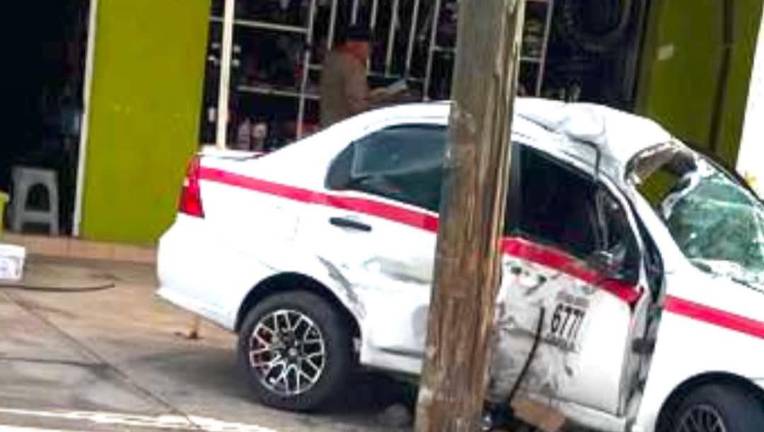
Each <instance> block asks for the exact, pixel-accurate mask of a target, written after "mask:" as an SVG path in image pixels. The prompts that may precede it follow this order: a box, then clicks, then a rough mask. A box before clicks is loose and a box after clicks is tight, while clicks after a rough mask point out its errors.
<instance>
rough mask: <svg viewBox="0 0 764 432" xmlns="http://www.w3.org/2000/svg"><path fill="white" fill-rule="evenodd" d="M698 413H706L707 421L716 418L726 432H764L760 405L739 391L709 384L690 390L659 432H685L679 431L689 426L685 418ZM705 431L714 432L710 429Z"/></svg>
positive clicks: (748, 395)
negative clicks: (684, 424)
mask: <svg viewBox="0 0 764 432" xmlns="http://www.w3.org/2000/svg"><path fill="white" fill-rule="evenodd" d="M701 411H702V412H704V413H706V417H705V418H706V419H710V418H711V417H710V416H718V419H719V421H720V422H721V423H722V424H723V426H724V429H723V430H725V431H726V432H758V431H764V405H763V404H762V401H761V400H758V399H757V398H756V397H754V395H752V394H750V393H748V392H746V391H745V390H744V389H743V388H741V387H737V386H733V385H722V384H708V385H704V386H702V387H698V388H697V389H695V390H693V391H692V392H691V393H690V394H689V395H687V397H686V398H684V399H683V400H682V402H681V403H680V404H679V407H678V409H677V410H676V411H675V412H674V414H673V415H671V416H670V418H669V420H668V422H667V423H668V424H666V425H662V427H660V428H659V430H663V431H670V432H680V431H684V430H688V429H683V428H682V426H683V422H688V421H689V420H688V418H689V417H690V416H692V414H693V413H695V414H697V413H699V412H701ZM689 430H695V429H689ZM705 430H706V429H703V428H699V429H698V431H699V432H705ZM707 430H708V431H709V432H715V429H712V428H708V429H707Z"/></svg>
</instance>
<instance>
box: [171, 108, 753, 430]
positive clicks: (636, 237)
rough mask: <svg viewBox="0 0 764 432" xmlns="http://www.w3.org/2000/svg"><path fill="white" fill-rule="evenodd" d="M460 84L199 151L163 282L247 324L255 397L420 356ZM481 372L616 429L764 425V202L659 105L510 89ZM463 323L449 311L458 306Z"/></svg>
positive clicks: (284, 395) (417, 364)
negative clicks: (506, 159)
mask: <svg viewBox="0 0 764 432" xmlns="http://www.w3.org/2000/svg"><path fill="white" fill-rule="evenodd" d="M449 107H450V105H449V104H448V103H432V104H414V105H405V106H399V107H392V108H386V109H382V110H378V111H373V112H369V113H366V114H362V115H360V116H357V117H355V118H352V119H349V120H347V121H344V122H342V123H339V124H337V125H335V126H333V127H330V128H328V129H326V130H324V131H322V132H320V133H318V134H315V135H313V136H311V137H309V138H307V139H304V140H302V141H299V142H297V143H295V144H293V145H290V146H288V147H286V148H284V149H282V150H279V151H276V152H274V153H271V154H268V155H265V156H258V155H253V154H247V153H237V152H225V151H223V152H207V153H202V154H200V155H199V156H197V157H195V158H194V159H193V161H192V162H191V164H190V166H189V169H188V174H187V178H186V180H185V183H184V185H183V190H182V196H181V202H180V211H179V214H178V216H177V219H176V221H175V223H174V225H173V226H172V227H171V228H170V229H169V230H168V231H167V233H166V234H165V235H164V236H163V237H162V239H161V243H160V247H159V261H158V268H159V270H158V272H159V279H160V282H161V288H160V290H159V294H160V295H161V296H162V297H164V298H165V299H167V300H169V301H170V302H172V303H174V304H176V305H179V306H181V307H183V308H185V309H188V310H190V311H192V312H194V313H196V314H199V315H202V316H203V317H206V318H208V319H210V320H212V321H214V322H216V323H218V324H220V325H222V326H223V327H225V328H227V329H230V330H231V331H235V332H238V334H239V343H238V353H239V359H240V362H241V366H242V367H243V368H244V370H246V373H247V376H248V377H249V378H250V384H251V387H252V388H253V389H254V392H255V393H256V395H257V396H258V398H259V399H260V400H261V401H262V402H264V403H266V404H268V405H271V406H275V407H280V408H285V409H290V410H309V409H314V408H316V407H318V406H320V405H321V404H323V403H324V402H326V401H327V400H328V399H330V398H331V397H332V396H334V395H337V394H338V393H341V392H342V389H343V385H345V383H346V379H347V378H348V376H349V375H350V374H351V372H352V371H353V370H354V367H355V366H356V365H360V366H362V367H368V368H376V369H385V370H389V371H391V372H395V373H398V374H411V375H416V374H418V373H419V372H420V368H421V366H422V355H423V353H422V350H423V346H424V341H425V336H426V321H427V319H426V318H427V311H428V303H429V301H430V294H431V292H430V291H431V281H432V269H433V261H434V250H435V240H436V233H437V227H438V213H437V212H438V208H439V201H440V192H441V178H442V171H443V160H444V158H445V157H447V156H446V155H445V153H446V152H445V143H446V135H447V132H446V130H447V129H446V128H447V123H448V116H449ZM512 140H513V154H512V169H511V181H510V192H509V201H508V209H509V210H508V214H509V215H511V217H510V218H509V221H508V223H507V224H506V225H507V226H506V229H505V236H504V240H503V243H502V247H503V252H504V255H503V278H502V286H501V289H500V293H499V297H498V299H497V301H498V306H497V311H496V326H495V329H496V330H495V341H494V343H495V347H496V348H495V349H494V350H493V352H494V355H493V358H492V364H491V371H490V380H489V383H490V384H489V385H490V387H489V393H490V397H491V399H492V400H494V401H502V400H506V398H507V397H508V396H509V395H516V394H521V395H523V397H527V398H532V399H535V400H537V401H540V402H543V403H545V404H548V405H549V406H550V407H552V408H553V409H556V410H558V411H560V412H562V413H564V414H565V415H566V416H568V418H569V419H570V421H571V422H573V423H577V424H581V425H584V426H588V427H592V428H595V429H600V430H610V431H653V430H665V431H708V432H711V431H729V432H744V431H745V432H748V431H764V390H762V388H763V387H764V320H763V319H762V316H764V206H763V205H762V202H761V201H760V200H759V199H758V198H757V197H756V196H755V195H754V194H752V193H751V192H750V191H749V190H748V189H747V188H746V187H744V186H743V185H742V184H741V183H740V182H738V181H737V180H736V179H735V178H734V177H733V176H732V175H730V174H728V173H727V172H725V171H724V170H723V169H722V168H720V167H719V166H718V165H716V164H715V163H714V162H712V161H710V160H708V159H706V158H705V157H703V156H701V155H700V154H698V153H695V152H694V151H692V150H690V149H689V148H688V147H686V146H685V145H683V144H681V143H680V142H678V141H677V140H676V139H674V138H672V136H671V135H670V134H669V133H667V132H666V131H665V130H663V129H662V128H661V127H660V126H658V125H656V124H655V123H653V122H651V121H649V120H646V119H642V118H639V117H636V116H633V115H629V114H625V113H621V112H618V111H615V110H612V109H608V108H605V107H600V106H595V105H586V104H564V103H561V102H552V101H545V100H539V99H520V100H518V102H517V105H516V115H515V119H514V124H513V132H512ZM453 326H454V327H457V326H459V323H458V322H454V323H453Z"/></svg>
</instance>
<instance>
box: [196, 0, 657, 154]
mask: <svg viewBox="0 0 764 432" xmlns="http://www.w3.org/2000/svg"><path fill="white" fill-rule="evenodd" d="M573 3H575V2H571V1H561V0H530V1H528V2H527V4H526V18H525V28H524V40H523V47H522V51H521V58H520V61H521V65H520V74H519V76H520V83H519V84H520V85H519V87H518V92H519V94H520V95H536V96H544V97H551V98H558V99H565V100H568V101H578V100H587V101H590V102H604V103H608V102H610V101H608V100H602V98H601V97H600V96H601V95H609V94H612V95H618V94H619V92H621V90H619V89H616V88H615V87H617V86H621V87H623V86H624V84H623V83H624V82H628V80H626V79H624V77H621V76H619V75H618V74H615V73H614V72H613V71H618V70H627V69H626V68H624V67H622V66H623V65H621V66H618V64H620V63H623V64H625V63H626V61H627V60H629V61H631V60H633V59H630V58H629V59H627V57H628V56H629V55H631V54H628V55H627V54H623V55H622V54H621V53H631V52H636V51H635V50H626V49H625V47H628V46H631V45H633V41H636V40H638V39H637V38H636V37H634V36H635V35H634V34H631V33H628V32H626V31H625V30H624V29H627V28H629V29H630V28H638V26H636V25H629V26H625V24H624V23H626V24H628V22H629V20H637V19H641V17H642V16H643V14H633V13H630V12H629V11H628V10H627V9H625V8H615V6H612V8H615V9H614V10H611V11H610V12H612V13H610V14H608V16H609V17H610V16H611V15H612V17H617V18H618V20H616V19H613V23H611V22H610V21H607V22H605V21H603V20H604V18H601V17H600V18H598V17H593V18H592V17H589V16H588V15H586V16H583V15H581V14H579V13H578V12H576V11H578V9H577V8H576V7H575V5H574V4H573ZM458 4H459V2H458V0H385V1H382V0H213V2H212V8H211V15H210V42H209V51H210V53H209V54H210V55H209V60H208V63H207V79H206V84H205V92H204V94H205V99H204V100H205V107H204V112H203V113H202V118H203V122H202V130H201V133H200V141H201V142H202V143H207V144H216V145H218V146H219V147H227V148H232V149H241V150H257V151H263V150H264V151H269V150H272V149H276V148H279V147H282V146H284V145H286V144H288V143H290V142H292V141H294V140H295V139H298V138H300V137H303V136H306V135H309V134H311V133H313V132H315V131H317V130H318V128H319V124H320V122H319V120H320V119H319V114H320V104H321V95H320V92H319V88H320V86H319V83H320V80H321V74H322V63H323V61H324V58H325V55H326V53H327V52H328V51H329V50H331V49H332V48H333V47H334V46H335V43H336V42H337V40H338V39H339V36H340V35H342V34H344V32H346V31H347V29H348V27H349V26H351V25H354V24H355V25H360V26H366V27H368V30H369V32H368V33H369V36H370V44H371V55H370V59H369V61H368V70H367V78H368V81H369V86H370V87H371V88H376V87H385V86H393V87H395V88H397V87H401V86H402V87H404V88H405V89H406V90H405V91H406V92H407V94H408V95H409V97H408V98H407V100H409V101H411V100H417V99H420V100H443V99H448V98H449V96H450V90H451V79H452V71H453V67H454V56H455V44H456V33H457V21H458V12H459V8H458ZM226 5H229V6H230V9H232V12H233V13H232V14H231V15H228V16H230V17H232V18H230V20H229V21H230V22H226V18H225V17H226V16H227V15H226V13H225V12H226ZM574 12H576V13H574ZM563 15H565V16H567V17H568V18H569V19H567V20H564V19H561V18H560V17H561V16H563ZM590 18H591V19H590ZM590 21H591V22H590ZM595 24H596V25H595ZM589 27H592V28H596V29H599V30H602V31H601V32H600V33H602V35H603V40H606V41H609V42H608V43H607V44H605V43H604V42H602V43H598V40H597V39H596V37H594V36H593V35H594V34H595V33H592V32H593V30H592V29H591V28H589ZM226 29H230V31H231V33H232V34H233V36H232V38H231V39H232V42H231V46H230V47H228V49H230V52H231V55H230V61H226V59H227V56H226V55H221V54H227V52H226V49H221V44H222V40H223V36H222V35H225V34H228V33H226ZM596 34H599V33H596ZM616 36H617V37H616ZM619 44H620V45H619ZM630 44H631V45H630ZM223 48H225V47H223ZM221 59H222V60H221ZM223 63H227V64H223ZM632 63H633V62H632ZM568 64H570V65H573V66H574V67H570V68H568V67H562V68H561V67H560V66H564V65H568ZM221 67H222V68H223V69H221ZM632 69H633V68H632ZM221 71H223V72H224V73H222V74H221ZM229 72H230V85H228V86H226V87H225V88H224V89H223V92H222V93H223V94H219V88H220V82H221V80H220V78H219V77H220V76H221V75H222V76H223V77H224V79H225V77H226V76H227V74H228V73H229ZM590 82H591V83H596V84H597V85H596V86H595V85H593V84H591V85H590ZM608 83H610V84H608ZM611 84H612V86H613V87H614V88H609V86H610V85H611ZM396 86H397V87H396ZM621 93H623V92H621ZM618 99H620V98H618ZM220 104H224V105H223V107H225V108H226V109H223V110H220V109H218V106H219V105H220ZM614 104H615V105H622V101H621V100H619V101H618V102H616V103H614ZM221 113H222V114H221ZM226 113H227V117H228V118H227V127H225V129H224V130H222V131H221V130H217V129H218V126H217V124H216V123H217V118H218V117H220V115H225V114H226ZM223 132H224V133H223Z"/></svg>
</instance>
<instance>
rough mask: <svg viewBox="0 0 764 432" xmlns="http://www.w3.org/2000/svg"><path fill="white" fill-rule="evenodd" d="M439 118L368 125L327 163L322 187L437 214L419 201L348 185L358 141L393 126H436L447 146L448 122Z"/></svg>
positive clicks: (393, 127)
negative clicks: (441, 132) (374, 125)
mask: <svg viewBox="0 0 764 432" xmlns="http://www.w3.org/2000/svg"><path fill="white" fill-rule="evenodd" d="M438 120H440V119H437V118H418V119H406V121H394V120H393V121H388V122H384V123H380V124H378V125H376V127H370V128H367V129H366V130H365V133H364V134H363V135H361V136H359V137H357V138H355V139H353V140H352V141H350V142H349V143H348V144H347V145H346V146H345V147H343V148H342V149H341V150H340V151H339V152H338V153H337V155H336V156H335V157H334V158H333V159H332V161H331V162H330V164H329V168H328V169H327V172H326V175H325V179H324V187H325V188H326V189H327V190H330V191H333V192H344V193H359V194H364V195H368V196H371V197H374V198H375V199H380V200H385V201H389V202H393V203H396V204H397V205H404V206H411V207H414V208H417V209H421V210H423V211H427V212H430V213H434V214H437V213H438V210H437V209H435V210H433V209H431V208H428V207H427V206H424V205H421V203H414V202H408V201H404V200H401V199H398V198H396V197H391V196H386V195H383V194H381V193H375V192H373V191H369V190H363V189H360V188H353V187H350V186H351V185H350V180H351V179H350V175H351V174H350V172H351V169H352V168H351V166H352V160H353V159H352V155H353V154H354V153H355V152H354V147H355V146H356V145H358V143H360V142H362V141H363V140H365V139H367V138H369V137H371V136H373V135H375V134H378V133H381V132H383V131H385V130H387V129H395V128H405V127H424V128H438V129H443V130H444V132H446V141H445V142H444V145H445V146H448V142H447V140H448V138H447V131H448V124H447V123H445V122H442V121H438ZM340 163H342V164H344V166H343V168H342V169H343V171H344V173H343V174H342V175H338V174H337V173H336V171H335V170H336V169H337V167H338V164H340ZM338 177H340V179H341V180H344V182H343V184H338ZM442 184H443V182H442V179H441V185H440V186H441V188H442Z"/></svg>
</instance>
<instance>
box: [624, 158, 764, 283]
mask: <svg viewBox="0 0 764 432" xmlns="http://www.w3.org/2000/svg"><path fill="white" fill-rule="evenodd" d="M630 172H631V176H632V180H633V181H634V183H635V184H636V185H637V189H638V190H639V192H640V193H641V194H642V195H643V196H644V197H645V198H646V199H647V200H648V201H649V202H650V204H651V205H652V206H653V208H654V209H655V210H656V212H657V213H658V214H659V215H660V217H661V218H662V219H663V222H664V223H665V224H666V226H667V227H668V229H669V231H670V232H671V235H672V237H673V238H674V240H675V241H676V242H677V244H678V245H679V248H680V249H681V250H682V251H683V252H684V254H685V255H686V256H687V258H689V259H690V261H691V262H692V263H693V264H695V266H697V267H698V268H700V269H701V270H703V271H706V272H708V273H712V274H715V275H718V276H723V277H727V278H730V279H732V280H734V281H736V282H739V283H743V284H745V285H748V286H750V287H753V288H757V289H760V290H764V205H762V202H761V201H760V200H759V199H758V198H756V197H755V196H754V195H753V194H752V193H751V192H750V191H749V190H748V189H746V188H745V187H743V186H742V185H740V184H739V183H738V182H737V181H736V180H735V179H734V178H733V177H731V176H730V175H729V174H727V173H726V172H724V171H723V170H721V169H720V168H718V167H717V166H716V165H715V164H713V163H711V162H710V161H709V160H707V159H706V158H704V157H702V156H700V155H699V154H697V153H695V152H693V151H691V150H689V149H687V148H685V147H683V146H680V145H677V144H673V145H667V146H665V147H663V148H661V149H659V150H656V151H651V152H647V153H645V154H643V155H640V156H638V157H637V158H636V159H635V162H634V163H633V164H632V165H631V166H630Z"/></svg>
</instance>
